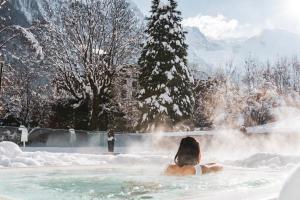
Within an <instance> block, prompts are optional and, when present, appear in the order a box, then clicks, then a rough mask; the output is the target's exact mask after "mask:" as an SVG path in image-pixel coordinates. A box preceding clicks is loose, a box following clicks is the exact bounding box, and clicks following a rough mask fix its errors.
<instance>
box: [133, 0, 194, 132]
mask: <svg viewBox="0 0 300 200" xmlns="http://www.w3.org/2000/svg"><path fill="white" fill-rule="evenodd" d="M152 4H153V6H152V11H151V12H152V14H151V16H150V18H148V28H147V30H146V34H147V41H146V43H145V45H144V48H143V51H142V54H141V57H140V59H139V65H140V66H141V75H140V77H139V83H140V86H141V91H140V94H139V96H138V99H139V102H140V105H139V106H140V110H141V112H142V116H141V119H140V122H139V128H140V129H142V130H144V131H145V130H147V131H149V130H155V129H156V128H159V126H164V127H172V126H174V125H176V124H177V123H182V122H186V121H189V120H190V119H191V115H192V112H193V105H194V97H193V93H192V82H193V79H192V77H191V76H190V74H189V71H188V69H187V59H186V57H187V45H186V43H185V32H184V31H183V29H182V26H181V21H182V18H181V17H180V15H181V13H180V12H179V11H177V10H176V8H177V3H176V2H175V1H174V0H168V4H163V3H162V2H161V1H159V0H153V1H152Z"/></svg>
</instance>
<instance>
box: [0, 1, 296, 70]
mask: <svg viewBox="0 0 300 200" xmlns="http://www.w3.org/2000/svg"><path fill="white" fill-rule="evenodd" d="M66 2H69V1H68V0H51V1H49V0H10V1H8V2H7V3H6V5H5V6H4V7H2V9H0V22H1V23H4V22H3V19H5V20H6V21H5V23H8V24H15V25H19V26H22V27H29V26H30V25H31V24H32V23H33V22H34V21H36V20H47V21H49V20H52V21H56V20H58V19H59V16H60V14H61V13H60V8H61V7H62V6H64V5H66ZM128 2H129V3H130V5H131V8H132V9H133V11H134V12H135V13H136V15H137V17H138V18H139V19H140V20H144V19H145V16H144V15H143V13H142V12H141V11H140V10H139V8H138V7H137V6H136V5H135V3H134V2H132V1H131V0H128ZM185 30H186V31H187V32H188V34H187V44H188V45H189V50H188V53H189V57H188V60H189V62H190V63H192V64H194V65H196V66H198V67H199V68H200V69H201V70H204V71H209V70H210V69H211V68H216V67H219V66H224V65H225V64H226V63H227V62H233V63H235V64H237V65H240V64H242V63H243V62H244V60H245V59H247V58H248V57H249V56H251V57H253V58H255V59H258V60H259V61H266V60H270V61H274V60H276V59H277V58H279V57H283V56H288V57H290V56H294V55H300V36H299V35H296V34H293V33H289V32H287V31H284V30H265V31H263V32H261V34H260V35H257V36H255V37H252V38H249V39H240V40H238V39H235V40H226V41H220V40H211V39H209V38H207V37H206V36H205V35H204V34H203V33H201V30H199V29H198V28H195V27H185Z"/></svg>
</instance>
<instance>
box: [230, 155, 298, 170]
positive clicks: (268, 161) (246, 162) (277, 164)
mask: <svg viewBox="0 0 300 200" xmlns="http://www.w3.org/2000/svg"><path fill="white" fill-rule="evenodd" d="M226 163H227V164H229V165H234V166H240V167H247V168H260V167H268V168H275V169H276V168H282V167H289V166H295V165H297V164H299V163H300V156H289V155H281V154H274V153H257V154H254V155H252V156H250V157H248V158H246V159H241V160H236V161H227V162H226Z"/></svg>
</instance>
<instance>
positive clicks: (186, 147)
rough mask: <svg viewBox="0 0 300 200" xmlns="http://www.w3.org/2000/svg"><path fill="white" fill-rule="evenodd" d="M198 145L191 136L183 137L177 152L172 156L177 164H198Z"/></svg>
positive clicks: (180, 165)
mask: <svg viewBox="0 0 300 200" xmlns="http://www.w3.org/2000/svg"><path fill="white" fill-rule="evenodd" d="M199 155H200V146H199V143H198V142H197V141H196V140H195V139H194V138H192V137H186V138H183V139H182V140H181V142H180V146H179V149H178V152H177V154H176V156H175V158H174V162H175V163H176V165H177V166H179V167H182V166H185V165H193V166H194V165H197V164H199Z"/></svg>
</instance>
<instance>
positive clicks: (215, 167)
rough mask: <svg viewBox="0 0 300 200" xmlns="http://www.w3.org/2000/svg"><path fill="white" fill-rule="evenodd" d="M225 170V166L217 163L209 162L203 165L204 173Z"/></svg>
mask: <svg viewBox="0 0 300 200" xmlns="http://www.w3.org/2000/svg"><path fill="white" fill-rule="evenodd" d="M222 170H223V166H222V165H220V164H216V163H208V164H206V165H203V166H202V173H203V174H207V173H213V172H219V171H222Z"/></svg>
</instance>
